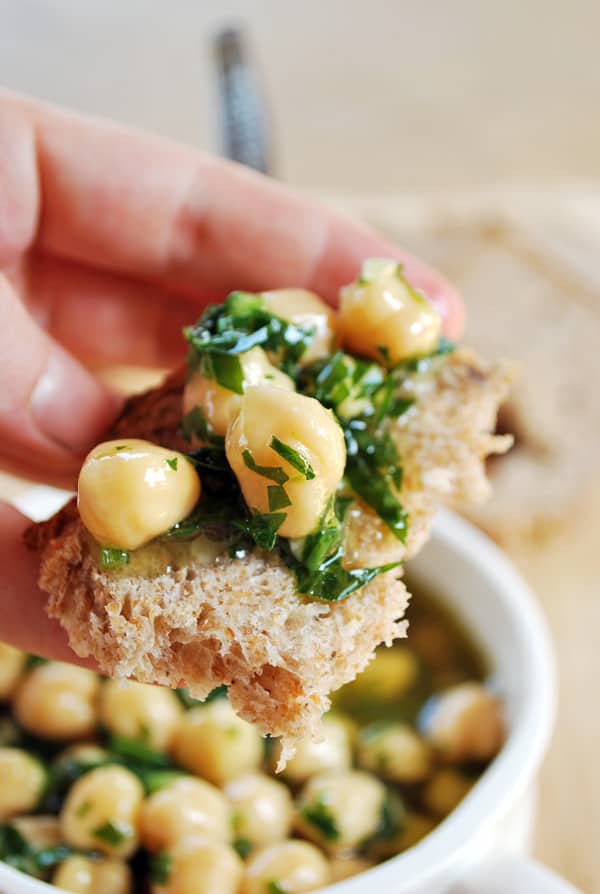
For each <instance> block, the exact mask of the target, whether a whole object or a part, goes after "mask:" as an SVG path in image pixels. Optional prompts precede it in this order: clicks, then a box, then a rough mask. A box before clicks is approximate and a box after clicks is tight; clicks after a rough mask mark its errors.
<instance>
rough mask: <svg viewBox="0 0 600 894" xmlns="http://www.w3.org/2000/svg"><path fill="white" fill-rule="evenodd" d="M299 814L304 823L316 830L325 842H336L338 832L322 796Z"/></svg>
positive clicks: (334, 819)
mask: <svg viewBox="0 0 600 894" xmlns="http://www.w3.org/2000/svg"><path fill="white" fill-rule="evenodd" d="M301 812H302V816H303V817H304V819H305V820H306V822H307V823H310V825H311V826H314V827H315V829H318V830H319V832H320V833H321V835H322V836H323V838H324V839H325V840H326V841H337V840H338V838H339V837H340V830H339V828H338V824H337V821H336V818H335V816H334V814H333V813H332V811H331V810H330V808H329V806H328V804H327V801H326V798H325V797H324V795H323V794H321V795H320V796H319V797H318V798H317V799H316V800H315V801H314V802H313V803H312V804H308V805H307V806H306V807H304V808H303V809H302V811H301Z"/></svg>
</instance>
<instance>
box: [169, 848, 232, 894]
mask: <svg viewBox="0 0 600 894" xmlns="http://www.w3.org/2000/svg"><path fill="white" fill-rule="evenodd" d="M170 857H171V860H170V865H169V869H168V872H167V873H166V875H167V879H166V882H165V884H154V885H153V886H152V894H198V892H200V891H201V892H202V894H237V891H238V890H239V885H240V881H241V879H242V875H243V873H244V864H243V863H242V861H241V860H240V858H239V857H238V855H237V854H236V852H235V851H234V850H233V848H231V847H229V846H228V845H226V844H222V843H219V842H214V841H205V842H202V841H194V840H191V841H189V840H188V841H185V840H184V841H182V842H181V844H180V845H179V846H178V847H176V848H174V850H173V851H172V852H171V854H170Z"/></svg>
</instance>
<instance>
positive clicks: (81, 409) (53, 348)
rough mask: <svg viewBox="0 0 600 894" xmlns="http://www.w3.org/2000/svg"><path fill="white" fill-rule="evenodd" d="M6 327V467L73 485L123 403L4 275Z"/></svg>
mask: <svg viewBox="0 0 600 894" xmlns="http://www.w3.org/2000/svg"><path fill="white" fill-rule="evenodd" d="M0 319H1V320H2V325H0V464H1V465H3V466H8V467H10V468H11V469H12V470H16V471H22V472H24V473H27V474H35V473H36V472H37V473H39V474H41V475H43V477H44V478H45V479H46V480H47V481H60V482H61V483H62V482H66V481H72V479H73V476H74V475H75V474H76V472H77V469H78V467H79V466H80V465H81V456H82V454H83V453H85V451H86V450H87V449H88V448H89V447H90V446H91V445H92V444H94V443H96V442H97V441H98V440H99V438H100V436H101V435H102V433H103V432H104V431H105V430H106V428H107V427H108V425H109V423H110V422H111V421H112V419H113V418H114V416H115V415H116V413H117V411H118V409H119V406H120V399H119V398H117V397H116V396H115V395H113V394H111V393H110V392H109V391H108V390H107V389H106V388H105V386H103V385H102V384H101V383H100V382H98V381H97V380H96V379H95V378H94V377H93V376H92V375H91V373H90V372H88V371H87V370H86V369H85V368H84V367H83V366H81V365H80V364H79V363H78V362H77V361H76V360H75V359H74V358H73V357H71V356H70V355H69V354H68V353H67V352H66V351H65V350H64V349H63V348H61V347H60V346H59V345H58V344H57V343H56V342H55V341H54V340H53V339H52V338H50V337H49V336H48V335H47V334H46V333H45V332H43V331H42V330H41V329H40V328H39V327H38V326H37V325H36V323H35V322H34V320H33V319H32V317H31V316H30V314H29V313H28V312H27V310H26V309H25V307H24V306H23V304H22V303H21V302H20V301H19V299H18V297H17V295H16V293H15V291H14V289H13V287H12V286H11V284H10V283H9V281H8V279H7V278H6V277H4V276H2V275H0Z"/></svg>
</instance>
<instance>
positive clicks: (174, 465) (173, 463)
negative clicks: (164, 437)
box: [165, 456, 177, 472]
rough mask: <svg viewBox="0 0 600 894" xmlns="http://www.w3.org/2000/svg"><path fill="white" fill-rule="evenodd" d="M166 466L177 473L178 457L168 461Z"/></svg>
mask: <svg viewBox="0 0 600 894" xmlns="http://www.w3.org/2000/svg"><path fill="white" fill-rule="evenodd" d="M165 462H166V464H167V465H168V467H169V468H170V469H173V471H174V472H176V471H177V457H176V456H174V457H173V458H172V459H166V460H165Z"/></svg>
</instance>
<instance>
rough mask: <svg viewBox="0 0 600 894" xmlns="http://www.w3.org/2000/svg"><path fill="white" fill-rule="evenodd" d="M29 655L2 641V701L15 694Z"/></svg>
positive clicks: (0, 689)
mask: <svg viewBox="0 0 600 894" xmlns="http://www.w3.org/2000/svg"><path fill="white" fill-rule="evenodd" d="M26 661H27V655H26V654H25V652H21V651H20V650H19V649H14V648H13V647H12V646H9V645H8V644H7V643H0V701H2V700H4V699H8V698H10V697H11V695H12V694H13V692H14V690H15V687H16V685H17V683H18V682H19V678H20V676H21V674H22V672H23V670H24V668H25V662H26Z"/></svg>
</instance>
